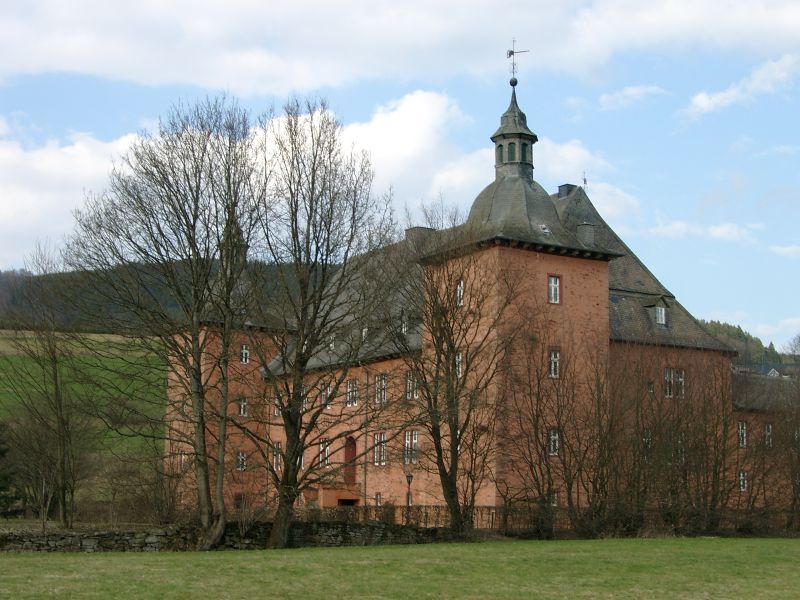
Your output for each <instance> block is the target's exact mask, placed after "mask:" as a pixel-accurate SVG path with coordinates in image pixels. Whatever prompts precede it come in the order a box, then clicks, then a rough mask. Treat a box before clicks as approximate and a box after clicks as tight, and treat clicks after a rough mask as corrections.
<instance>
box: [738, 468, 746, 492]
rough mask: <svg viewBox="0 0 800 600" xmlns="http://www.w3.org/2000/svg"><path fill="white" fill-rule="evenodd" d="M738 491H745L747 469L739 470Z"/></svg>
mask: <svg viewBox="0 0 800 600" xmlns="http://www.w3.org/2000/svg"><path fill="white" fill-rule="evenodd" d="M739 491H740V492H746V491H747V471H739Z"/></svg>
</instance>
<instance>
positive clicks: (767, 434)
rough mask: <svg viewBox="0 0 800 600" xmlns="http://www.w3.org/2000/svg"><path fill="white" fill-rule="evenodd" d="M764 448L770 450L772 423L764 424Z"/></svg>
mask: <svg viewBox="0 0 800 600" xmlns="http://www.w3.org/2000/svg"><path fill="white" fill-rule="evenodd" d="M764 446H766V447H767V448H772V423H764Z"/></svg>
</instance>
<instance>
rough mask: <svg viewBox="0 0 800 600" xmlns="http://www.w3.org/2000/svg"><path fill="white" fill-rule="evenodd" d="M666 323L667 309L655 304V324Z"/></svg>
mask: <svg viewBox="0 0 800 600" xmlns="http://www.w3.org/2000/svg"><path fill="white" fill-rule="evenodd" d="M666 324H667V309H666V308H664V307H663V306H656V325H666Z"/></svg>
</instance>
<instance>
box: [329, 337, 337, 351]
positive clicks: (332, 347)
mask: <svg viewBox="0 0 800 600" xmlns="http://www.w3.org/2000/svg"><path fill="white" fill-rule="evenodd" d="M334 350H336V338H335V337H334V336H331V337H329V338H328V351H329V352H333V351H334Z"/></svg>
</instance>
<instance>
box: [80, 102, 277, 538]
mask: <svg viewBox="0 0 800 600" xmlns="http://www.w3.org/2000/svg"><path fill="white" fill-rule="evenodd" d="M259 131H260V130H259V129H257V128H254V127H252V124H251V121H250V118H249V115H248V113H247V112H246V111H245V110H244V109H242V108H240V107H239V106H238V105H237V104H236V103H235V102H232V101H229V100H227V99H224V98H223V99H209V100H205V101H202V102H200V103H198V104H196V105H194V106H177V107H175V108H174V109H173V110H172V111H171V112H170V113H169V114H168V116H167V117H166V119H164V120H162V121H161V122H160V123H159V128H158V131H157V132H155V133H143V134H141V136H140V137H139V138H138V139H137V140H135V141H134V143H133V144H132V146H131V148H130V149H129V151H128V152H127V154H126V155H125V156H124V157H123V158H122V160H121V162H120V163H119V164H118V165H117V166H116V167H115V169H114V171H113V172H112V174H111V176H110V180H109V185H108V189H107V190H106V191H105V192H103V193H102V194H100V195H96V196H90V197H89V198H87V202H86V205H85V207H84V208H83V209H82V210H80V211H77V212H76V215H75V216H76V220H77V225H76V229H75V233H74V234H73V235H72V237H71V239H70V240H69V242H68V247H67V252H66V257H67V262H68V264H69V266H70V267H72V268H73V269H75V270H78V271H81V272H84V273H85V274H86V277H87V278H88V281H89V282H90V285H91V289H92V290H93V292H94V293H93V294H92V295H91V296H90V297H84V298H81V303H82V307H83V309H84V314H85V315H86V317H87V319H89V320H90V322H91V323H93V324H95V326H97V327H101V328H102V329H103V330H106V331H112V332H114V333H116V334H118V335H119V338H118V339H119V341H118V343H116V344H112V343H107V344H103V345H102V347H96V346H95V347H94V348H93V350H94V352H95V356H96V359H97V360H96V364H95V365H93V369H94V370H93V372H92V373H91V375H90V379H91V381H92V383H93V384H94V385H95V386H96V387H97V388H98V390H97V394H98V395H99V396H101V397H102V398H103V401H104V404H103V406H102V408H103V410H101V411H100V412H101V415H102V416H103V417H104V418H105V420H106V422H107V423H108V424H109V425H111V426H112V427H115V428H116V429H118V430H120V431H123V432H126V433H131V432H134V433H136V434H139V435H141V434H144V435H148V436H151V437H162V436H166V437H167V438H169V439H176V440H179V441H181V442H183V443H185V444H187V445H188V447H189V448H190V451H191V453H192V458H193V459H194V460H193V464H194V467H195V473H194V475H195V478H194V480H195V484H196V492H197V506H198V511H199V518H200V523H201V527H202V529H203V535H201V536H200V542H199V545H200V547H201V548H206V547H210V546H211V545H213V544H214V543H215V542H216V541H217V540H218V539H219V538H220V537H221V535H222V532H223V529H224V526H225V521H226V515H225V503H224V501H223V500H224V494H223V488H224V478H223V477H222V474H221V473H219V471H221V469H219V470H218V473H217V475H216V477H215V476H214V475H213V466H214V463H215V461H216V462H217V463H221V462H222V461H223V458H224V456H225V450H226V424H227V422H226V420H227V407H228V403H229V398H228V386H229V363H230V355H231V348H230V339H231V331H233V330H234V329H235V328H240V327H241V322H240V320H241V319H242V315H243V314H244V307H242V306H241V305H242V303H243V302H244V300H245V295H243V294H241V293H239V292H240V290H239V287H238V282H239V281H240V279H241V277H242V273H243V270H244V268H245V264H246V259H247V253H248V248H249V245H250V243H251V239H252V236H253V234H254V231H255V227H254V225H255V222H256V208H257V207H258V206H261V205H263V203H264V198H265V190H266V180H267V172H266V168H265V163H264V148H263V136H260V135H259ZM209 329H213V330H214V332H215V334H216V335H209V334H208V331H209ZM212 343H213V344H214V347H213V351H211V350H212V348H211V346H210V345H211V344H212ZM206 350H209V352H206ZM101 372H104V373H105V375H101V374H100V373H101ZM165 374H166V376H167V379H168V381H169V382H170V389H171V394H172V396H173V400H174V401H176V402H177V403H178V404H179V405H180V406H181V407H182V410H183V414H185V415H186V419H184V420H176V421H168V422H167V423H166V430H165V429H164V427H165V423H164V420H163V416H164V411H163V404H164V397H163V381H164V379H163V377H164V375H165ZM159 388H160V390H161V391H159ZM159 407H160V409H159ZM210 424H213V426H214V430H215V431H216V432H218V434H217V437H216V438H215V439H213V442H212V440H210V439H209V438H208V436H207V430H208V427H209V426H210ZM212 443H213V444H214V445H215V447H210V445H211V444H212Z"/></svg>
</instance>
